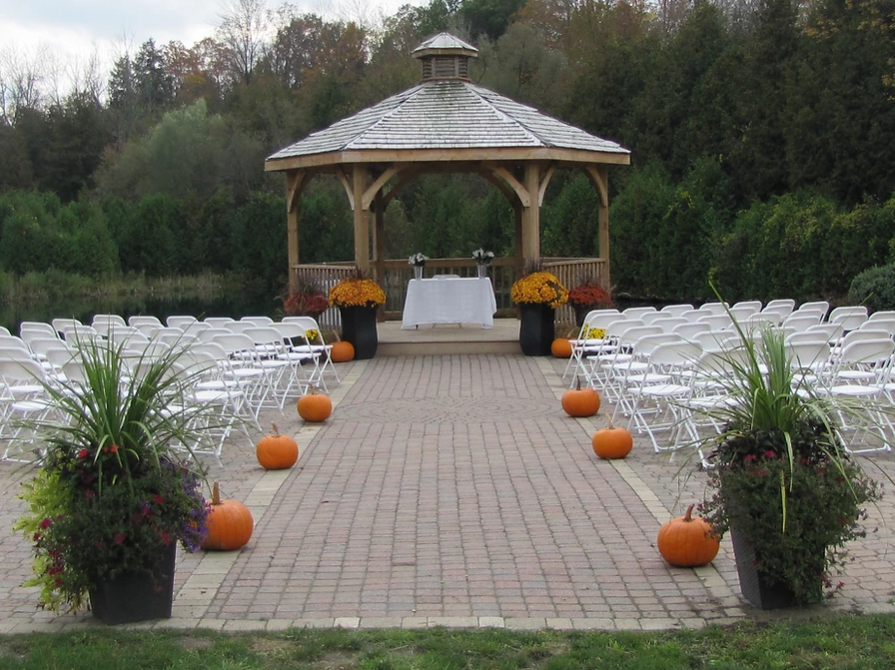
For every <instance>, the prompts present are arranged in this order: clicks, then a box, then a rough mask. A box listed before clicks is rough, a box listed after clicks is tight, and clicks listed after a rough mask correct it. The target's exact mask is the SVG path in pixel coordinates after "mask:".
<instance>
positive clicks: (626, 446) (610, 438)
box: [592, 424, 634, 459]
mask: <svg viewBox="0 0 895 670" xmlns="http://www.w3.org/2000/svg"><path fill="white" fill-rule="evenodd" d="M592 442H593V446H594V453H595V454H596V455H597V456H599V457H600V458H607V459H608V458H624V457H625V456H627V455H628V454H630V453H631V449H632V448H633V447H634V436H633V435H631V433H630V432H629V431H628V429H627V428H613V427H612V424H609V427H608V428H603V429H601V430H598V431H597V432H596V433H594V437H593V440H592Z"/></svg>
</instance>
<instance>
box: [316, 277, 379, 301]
mask: <svg viewBox="0 0 895 670" xmlns="http://www.w3.org/2000/svg"><path fill="white" fill-rule="evenodd" d="M329 304H330V305H332V306H334V307H378V306H379V305H383V304H385V291H383V290H382V288H381V287H380V286H379V284H377V283H376V282H374V281H373V280H372V279H343V280H342V281H340V282H339V283H338V284H336V285H335V286H333V287H332V288H331V289H330V291H329Z"/></svg>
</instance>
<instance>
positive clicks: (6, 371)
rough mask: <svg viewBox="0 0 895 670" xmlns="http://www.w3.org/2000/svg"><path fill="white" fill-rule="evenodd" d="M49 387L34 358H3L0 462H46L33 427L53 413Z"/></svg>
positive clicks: (0, 373)
mask: <svg viewBox="0 0 895 670" xmlns="http://www.w3.org/2000/svg"><path fill="white" fill-rule="evenodd" d="M50 383H51V381H50V379H49V378H48V377H47V375H46V372H45V370H44V368H43V367H42V366H41V365H40V363H38V362H37V361H36V360H34V359H33V358H30V357H26V358H7V357H0V419H2V420H0V444H2V445H3V455H2V456H0V460H3V461H15V462H20V463H33V462H37V461H40V460H41V459H42V458H43V455H42V453H41V451H40V449H41V447H40V445H39V444H38V442H37V433H36V432H35V430H34V425H36V424H39V423H40V422H42V421H44V420H45V419H46V418H47V416H49V414H51V413H52V412H53V409H54V406H53V403H51V402H50V400H49V397H48V396H47V393H46V389H47V387H48V386H49V384H50Z"/></svg>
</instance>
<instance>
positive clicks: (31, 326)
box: [19, 321, 59, 342]
mask: <svg viewBox="0 0 895 670" xmlns="http://www.w3.org/2000/svg"><path fill="white" fill-rule="evenodd" d="M19 335H20V336H21V338H22V339H23V340H25V341H26V342H27V341H28V338H29V337H38V336H43V335H50V336H52V337H59V331H57V330H56V329H55V328H53V326H52V325H51V324H49V323H44V322H43V321H22V323H20V324H19Z"/></svg>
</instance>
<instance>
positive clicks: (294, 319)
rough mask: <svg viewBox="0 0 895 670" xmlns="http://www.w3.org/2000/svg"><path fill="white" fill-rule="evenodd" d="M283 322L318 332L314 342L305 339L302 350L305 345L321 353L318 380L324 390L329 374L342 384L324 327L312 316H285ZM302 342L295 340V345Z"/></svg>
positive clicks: (312, 332)
mask: <svg viewBox="0 0 895 670" xmlns="http://www.w3.org/2000/svg"><path fill="white" fill-rule="evenodd" d="M281 323H292V324H298V325H299V326H301V327H302V328H303V329H304V330H305V332H306V334H311V335H315V334H316V337H315V338H313V339H314V340H315V341H314V342H308V341H307V339H305V343H304V346H302V347H301V350H304V347H307V349H308V350H310V351H311V352H313V353H319V354H320V359H319V366H320V369H319V371H318V372H319V377H318V381H319V383H320V385H322V387H323V389H324V390H327V387H326V375H327V374H329V375H331V376H332V377H333V378H334V379H335V380H336V384H341V383H342V382H341V380H340V379H339V374H338V372H336V366H335V365H333V362H332V359H331V358H330V352H331V351H332V348H333V347H332V345H331V344H327V342H326V340H325V339H324V337H323V329H322V328H321V327H320V324H319V323H318V322H317V320H316V319H315V318H314V317H312V316H284V317H283V320H282V321H281ZM301 344H302V343H300V342H293V346H299V345H301Z"/></svg>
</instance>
